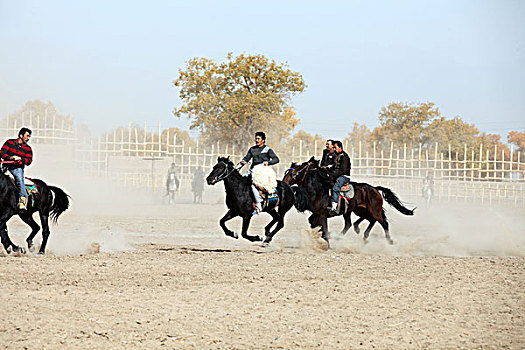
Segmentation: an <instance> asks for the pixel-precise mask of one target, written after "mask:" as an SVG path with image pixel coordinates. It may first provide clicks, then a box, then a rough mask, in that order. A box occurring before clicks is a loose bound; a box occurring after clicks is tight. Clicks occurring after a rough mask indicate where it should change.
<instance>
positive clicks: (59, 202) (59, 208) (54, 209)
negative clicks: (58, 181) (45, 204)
mask: <svg viewBox="0 0 525 350" xmlns="http://www.w3.org/2000/svg"><path fill="white" fill-rule="evenodd" d="M48 187H49V190H50V191H51V192H53V194H54V198H53V204H51V209H50V211H49V212H50V214H49V216H50V217H51V220H53V222H55V223H56V222H57V221H58V217H59V216H60V214H62V213H63V212H65V211H66V210H67V208H69V198H71V197H69V195H68V194H67V193H66V192H64V191H63V190H62V189H60V188H58V187H55V186H48Z"/></svg>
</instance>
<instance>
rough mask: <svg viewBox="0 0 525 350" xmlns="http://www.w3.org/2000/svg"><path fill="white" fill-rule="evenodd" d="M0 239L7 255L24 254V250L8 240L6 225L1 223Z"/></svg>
mask: <svg viewBox="0 0 525 350" xmlns="http://www.w3.org/2000/svg"><path fill="white" fill-rule="evenodd" d="M0 239H1V241H2V245H3V246H4V249H5V251H6V252H7V253H11V252H12V251H13V252H18V251H20V252H21V253H25V252H26V251H25V249H24V248H23V247H19V246H17V245H15V244H14V243H13V242H12V241H11V238H9V233H8V232H7V223H6V222H2V223H1V224H0Z"/></svg>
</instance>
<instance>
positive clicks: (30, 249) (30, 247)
mask: <svg viewBox="0 0 525 350" xmlns="http://www.w3.org/2000/svg"><path fill="white" fill-rule="evenodd" d="M27 249H28V250H29V251H30V252H31V253H34V252H35V245H34V244H33V243H32V242H31V243H30V242H27Z"/></svg>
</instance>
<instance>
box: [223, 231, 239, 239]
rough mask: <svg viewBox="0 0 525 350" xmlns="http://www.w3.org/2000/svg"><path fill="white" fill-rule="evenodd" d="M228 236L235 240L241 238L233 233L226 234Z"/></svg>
mask: <svg viewBox="0 0 525 350" xmlns="http://www.w3.org/2000/svg"><path fill="white" fill-rule="evenodd" d="M226 236H229V237H231V238H235V239H238V238H239V236H238V235H237V234H236V233H235V232H233V231H229V232H226Z"/></svg>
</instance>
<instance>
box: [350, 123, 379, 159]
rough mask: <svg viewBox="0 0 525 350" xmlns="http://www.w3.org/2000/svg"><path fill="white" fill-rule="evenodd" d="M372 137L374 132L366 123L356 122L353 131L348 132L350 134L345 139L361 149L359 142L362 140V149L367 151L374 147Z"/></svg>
mask: <svg viewBox="0 0 525 350" xmlns="http://www.w3.org/2000/svg"><path fill="white" fill-rule="evenodd" d="M372 139H373V138H372V132H371V131H370V129H369V128H368V127H367V126H366V125H364V124H359V123H356V122H354V123H353V124H352V131H350V132H349V133H348V136H347V137H346V138H345V139H344V140H343V141H348V144H349V145H350V146H351V147H352V148H354V149H356V150H359V143H360V142H361V150H362V151H363V152H366V151H369V150H371V149H372V147H373V141H372ZM348 151H350V150H347V152H348Z"/></svg>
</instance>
